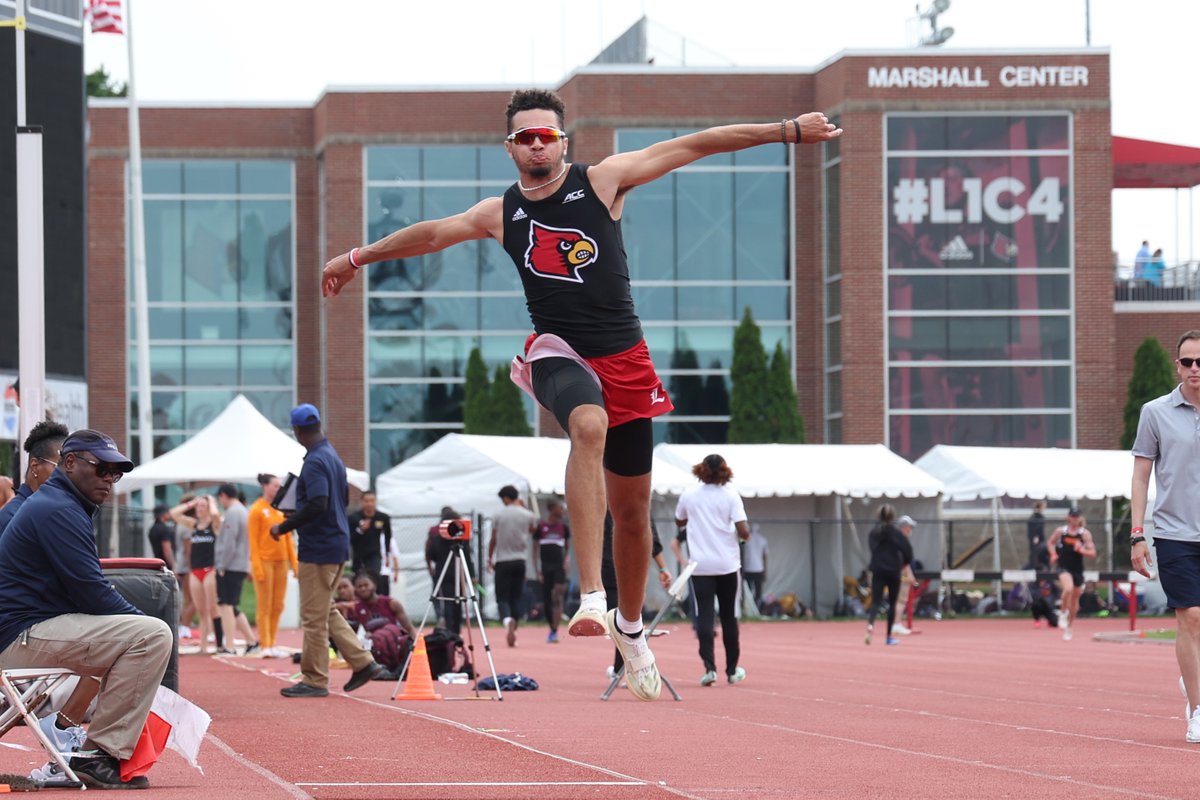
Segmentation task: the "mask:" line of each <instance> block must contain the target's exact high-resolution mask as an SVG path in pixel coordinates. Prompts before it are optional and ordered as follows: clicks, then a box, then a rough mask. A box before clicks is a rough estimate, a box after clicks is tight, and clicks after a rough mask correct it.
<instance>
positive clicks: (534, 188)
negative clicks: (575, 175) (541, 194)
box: [517, 161, 567, 192]
mask: <svg viewBox="0 0 1200 800" xmlns="http://www.w3.org/2000/svg"><path fill="white" fill-rule="evenodd" d="M566 171H567V162H565V161H564V162H563V168H562V169H560V170H559V171H558V174H557V175H555V176H554V177H553V178H551V179H550V180H548V181H546V182H545V183H539V184H538V185H537V186H526V185H525V184H523V183H521V179H520V178H518V179H517V186H519V187H520V189H521V191H522V192H536V191H537V190H538V189H545V188H546V187H547V186H549V185H550V184H552V183H554V182H555V181H556V180H558V179H559V178H561V177H562V176H563V173H564V172H566Z"/></svg>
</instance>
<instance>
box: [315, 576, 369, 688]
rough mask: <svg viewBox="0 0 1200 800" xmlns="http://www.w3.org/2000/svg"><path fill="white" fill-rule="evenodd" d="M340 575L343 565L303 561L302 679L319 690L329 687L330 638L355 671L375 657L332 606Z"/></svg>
mask: <svg viewBox="0 0 1200 800" xmlns="http://www.w3.org/2000/svg"><path fill="white" fill-rule="evenodd" d="M341 576H342V565H341V564H310V563H309V562H307V561H301V562H300V576H299V577H300V627H301V628H303V629H304V647H303V650H301V653H300V673H301V674H302V675H303V677H302V678H301V682H302V683H307V684H308V685H309V686H315V687H317V688H318V689H328V688H329V640H330V639H333V644H334V646H335V647H337V651H338V652H339V653H341V654H342V658H344V659H346V661H347V662H349V664H350V666H351V668H353V669H354V671H355V672H357V671H358V670H360V669H363V668H364V667H366V666H368V665H369V664H371V663H372V662H373V661H374V660H375V659H374V658H373V657H372V656H371V653H370V651H369V650H364V649H363V647H362V645H360V644H359V643H358V637H357V636H355V635H354V630H353V629H352V628H351V627H350V623H348V622H346V618H345V617H343V616H342V615H341V614H340V613H338V610H337V609H336V608H334V607H333V588H334V587H335V586H336V585H337V582H338V578H340V577H341Z"/></svg>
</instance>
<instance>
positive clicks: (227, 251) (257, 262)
mask: <svg viewBox="0 0 1200 800" xmlns="http://www.w3.org/2000/svg"><path fill="white" fill-rule="evenodd" d="M142 188H143V204H144V209H145V215H146V276H147V294H148V299H149V333H150V337H149V344H150V388H151V396H150V403H151V404H152V408H153V411H152V420H153V436H154V454H155V455H156V456H157V455H161V454H162V453H164V452H166V451H168V450H170V449H171V448H173V447H175V446H177V445H179V444H180V443H182V442H184V441H186V440H187V438H188V437H189V436H191V435H192V434H194V433H196V432H197V431H198V430H200V429H201V428H203V427H204V426H205V425H207V424H208V423H209V422H211V421H212V419H213V418H214V417H215V416H216V415H217V414H219V413H220V412H221V411H222V410H223V409H224V408H225V406H226V405H228V404H229V402H230V401H232V400H233V398H234V397H236V396H237V395H238V394H239V393H241V394H245V395H246V397H247V398H248V399H249V400H250V401H251V402H252V403H253V404H254V405H255V407H256V408H257V409H258V410H259V411H261V412H262V413H263V414H264V415H265V416H266V417H267V419H270V420H271V421H272V422H275V423H276V424H278V425H279V426H280V427H281V428H286V426H287V419H288V411H289V409H290V408H291V406H292V405H293V401H294V399H295V394H296V391H295V368H294V362H295V347H294V332H293V319H294V298H293V294H292V286H293V283H294V277H293V276H294V274H295V263H294V255H293V253H294V249H295V248H294V245H293V239H294V236H293V217H294V206H295V202H294V195H295V192H294V189H293V170H292V164H291V162H289V161H218V160H205V161H159V160H152V161H147V162H145V164H144V166H143V172H142ZM127 285H128V287H129V292H128V293H129V303H130V305H129V314H128V319H129V321H130V322H129V337H130V342H129V412H130V413H129V419H130V431H131V433H132V436H131V444H130V447H132V448H133V452H137V451H138V448H139V446H140V443H139V442H138V424H137V410H138V404H139V403H140V402H141V401H142V398H141V397H140V396H139V395H138V387H137V348H136V344H135V342H136V338H135V337H136V336H137V328H136V319H137V317H136V314H135V313H134V308H133V280H132V278H131V279H130V280H129V281H128V282H127Z"/></svg>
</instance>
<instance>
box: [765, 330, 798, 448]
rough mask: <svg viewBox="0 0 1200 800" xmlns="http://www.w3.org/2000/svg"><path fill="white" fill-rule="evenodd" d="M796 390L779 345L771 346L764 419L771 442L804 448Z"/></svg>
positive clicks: (789, 366) (785, 358)
mask: <svg viewBox="0 0 1200 800" xmlns="http://www.w3.org/2000/svg"><path fill="white" fill-rule="evenodd" d="M798 406H799V402H798V401H797V400H796V386H795V384H793V383H792V364H791V362H790V361H789V360H788V357H787V354H786V353H784V351H783V343H782V342H776V343H775V353H774V355H772V356H771V371H770V373H769V374H768V375H767V419H768V421H769V422H770V425H771V429H772V431H773V432H774V435H775V439H774V441H776V442H780V443H781V444H804V418H803V417H801V416H800V409H799V408H798Z"/></svg>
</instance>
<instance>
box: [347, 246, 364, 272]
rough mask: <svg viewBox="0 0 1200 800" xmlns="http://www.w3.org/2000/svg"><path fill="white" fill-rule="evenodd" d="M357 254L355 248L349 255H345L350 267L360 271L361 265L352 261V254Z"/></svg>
mask: <svg viewBox="0 0 1200 800" xmlns="http://www.w3.org/2000/svg"><path fill="white" fill-rule="evenodd" d="M357 252H358V248H357V247H356V248H354V249H353V250H351V251H350V252H349V253H347V254H346V258H347V259H348V260H349V261H350V266H352V267H354V268H355V269H362V264H359V263H358V262H357V261H355V260H354V254H355V253H357Z"/></svg>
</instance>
